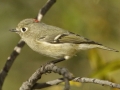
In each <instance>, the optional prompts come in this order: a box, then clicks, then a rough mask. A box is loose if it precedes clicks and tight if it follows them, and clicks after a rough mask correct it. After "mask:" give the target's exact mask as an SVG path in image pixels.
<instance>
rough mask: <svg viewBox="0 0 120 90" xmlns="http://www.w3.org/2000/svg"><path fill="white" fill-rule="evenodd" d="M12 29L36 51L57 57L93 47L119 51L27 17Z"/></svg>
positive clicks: (63, 56)
mask: <svg viewBox="0 0 120 90" xmlns="http://www.w3.org/2000/svg"><path fill="white" fill-rule="evenodd" d="M11 31H12V32H16V33H18V34H19V35H20V37H21V38H22V40H24V41H25V42H26V44H27V45H28V46H29V47H30V48H31V49H33V50H34V51H36V52H38V53H41V54H44V55H47V56H50V57H53V58H57V59H61V58H64V59H69V58H71V57H72V56H74V55H75V54H76V53H77V52H78V51H80V50H87V49H92V48H101V49H105V50H111V51H115V52H118V51H117V50H115V49H112V48H108V47H106V46H103V45H102V44H99V43H96V42H94V41H91V40H89V39H86V38H84V37H82V36H80V35H77V34H74V33H72V32H69V31H66V30H64V29H61V28H58V27H55V26H50V25H46V24H44V23H41V22H37V21H36V20H35V19H25V20H23V21H21V22H20V23H19V24H18V26H17V27H16V29H12V30H11Z"/></svg>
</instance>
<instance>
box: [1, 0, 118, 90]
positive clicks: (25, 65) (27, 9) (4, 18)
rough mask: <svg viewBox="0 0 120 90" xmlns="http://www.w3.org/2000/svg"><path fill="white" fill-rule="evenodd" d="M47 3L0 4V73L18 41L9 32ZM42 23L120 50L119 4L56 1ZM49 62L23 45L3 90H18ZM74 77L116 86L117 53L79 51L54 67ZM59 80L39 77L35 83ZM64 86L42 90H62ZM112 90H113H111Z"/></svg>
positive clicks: (86, 87)
mask: <svg viewBox="0 0 120 90" xmlns="http://www.w3.org/2000/svg"><path fill="white" fill-rule="evenodd" d="M46 1H47V0H0V69H2V67H3V66H4V64H5V62H6V59H7V57H8V56H9V55H10V53H11V52H12V51H13V48H14V47H15V45H16V44H17V42H18V41H19V40H20V37H19V36H18V35H17V34H15V33H12V32H9V29H12V28H15V27H16V25H17V24H18V23H19V21H21V20H23V19H25V18H34V17H36V15H37V13H38V11H39V9H40V8H41V7H42V6H43V5H44V4H45V3H46ZM42 22H44V23H47V24H50V25H54V26H58V27H61V28H64V29H66V30H69V31H72V32H74V33H77V34H80V35H81V36H84V37H86V38H89V39H91V40H94V41H97V42H99V43H102V44H104V45H106V46H109V47H112V48H115V49H117V50H120V38H119V37H120V0H57V2H56V3H55V4H54V5H53V6H52V8H51V9H50V10H49V11H48V13H47V14H46V15H45V17H44V18H43V20H42ZM50 60H53V59H52V58H49V57H46V56H42V55H39V54H38V53H36V52H34V51H32V50H31V49H30V48H29V47H28V46H27V45H25V46H24V48H23V49H22V52H21V54H20V55H19V56H18V57H17V59H16V61H15V62H14V64H13V66H12V68H11V70H10V72H9V74H8V76H7V78H6V80H5V83H4V86H3V90H18V88H19V87H20V86H21V84H22V83H23V82H24V81H26V80H27V79H28V78H29V77H30V76H31V75H32V73H33V72H35V70H36V69H37V68H38V67H39V66H40V65H42V64H44V63H46V62H48V61H50ZM57 65H58V66H60V67H65V68H68V69H69V71H71V72H72V73H73V74H74V75H75V76H80V77H92V78H99V79H105V80H109V81H113V82H116V83H120V53H116V52H111V51H105V50H99V49H92V50H87V51H80V52H79V53H78V54H77V56H75V57H73V58H72V59H70V60H67V61H65V62H62V63H60V64H57ZM59 77H61V76H60V75H56V74H54V73H52V74H47V75H43V77H42V79H41V80H40V81H39V82H45V81H49V80H53V79H56V78H59ZM63 86H64V84H60V85H57V86H54V87H50V88H46V89H43V90H62V89H63ZM111 89H113V88H110V87H108V86H100V85H96V84H89V83H83V84H78V83H72V85H71V90H111ZM115 90H116V89H115Z"/></svg>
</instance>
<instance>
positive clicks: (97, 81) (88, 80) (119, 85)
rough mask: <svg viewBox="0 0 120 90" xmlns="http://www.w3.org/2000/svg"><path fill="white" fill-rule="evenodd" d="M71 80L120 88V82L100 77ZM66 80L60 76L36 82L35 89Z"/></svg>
mask: <svg viewBox="0 0 120 90" xmlns="http://www.w3.org/2000/svg"><path fill="white" fill-rule="evenodd" d="M70 81H74V82H80V83H93V84H99V85H102V86H104V85H106V86H110V87H113V88H118V89H120V84H116V83H113V82H110V81H107V80H100V79H95V78H86V77H74V78H73V79H72V80H70ZM62 82H64V79H63V78H59V79H55V80H52V81H48V82H45V83H36V84H35V85H34V87H33V88H34V89H43V88H46V87H50V86H54V85H58V84H60V83H62Z"/></svg>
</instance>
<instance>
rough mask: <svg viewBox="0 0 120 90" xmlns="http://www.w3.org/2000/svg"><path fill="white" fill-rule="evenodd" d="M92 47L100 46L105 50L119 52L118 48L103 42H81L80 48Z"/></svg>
mask: <svg viewBox="0 0 120 90" xmlns="http://www.w3.org/2000/svg"><path fill="white" fill-rule="evenodd" d="M92 48H100V49H104V50H109V51H114V52H119V51H118V50H116V49H112V48H109V47H106V46H103V45H102V44H98V43H81V44H79V49H80V50H86V49H92Z"/></svg>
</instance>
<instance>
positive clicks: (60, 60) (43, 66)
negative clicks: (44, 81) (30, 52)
mask: <svg viewBox="0 0 120 90" xmlns="http://www.w3.org/2000/svg"><path fill="white" fill-rule="evenodd" d="M64 60H66V59H65V58H61V59H56V60H52V61H50V62H47V63H46V64H43V65H42V66H41V68H42V69H44V68H45V66H46V65H48V64H51V63H52V64H56V63H59V62H62V61H64ZM47 73H51V71H48V72H47Z"/></svg>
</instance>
